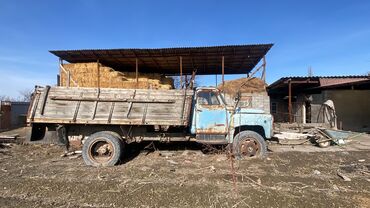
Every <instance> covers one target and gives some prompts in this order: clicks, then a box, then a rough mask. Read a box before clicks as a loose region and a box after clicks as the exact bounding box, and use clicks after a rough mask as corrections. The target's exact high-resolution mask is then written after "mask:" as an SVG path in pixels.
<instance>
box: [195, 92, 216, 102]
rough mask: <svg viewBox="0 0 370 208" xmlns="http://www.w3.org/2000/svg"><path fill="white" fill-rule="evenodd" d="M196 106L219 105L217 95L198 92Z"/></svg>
mask: <svg viewBox="0 0 370 208" xmlns="http://www.w3.org/2000/svg"><path fill="white" fill-rule="evenodd" d="M197 102H198V104H200V105H220V101H219V100H218V98H217V94H216V93H215V92H213V91H200V92H198V101H197Z"/></svg>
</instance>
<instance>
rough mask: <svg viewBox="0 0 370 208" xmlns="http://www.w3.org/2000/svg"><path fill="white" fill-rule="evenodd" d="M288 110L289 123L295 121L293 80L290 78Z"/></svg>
mask: <svg viewBox="0 0 370 208" xmlns="http://www.w3.org/2000/svg"><path fill="white" fill-rule="evenodd" d="M288 111H289V123H292V122H293V119H292V80H289V94H288Z"/></svg>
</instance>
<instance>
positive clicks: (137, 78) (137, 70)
mask: <svg viewBox="0 0 370 208" xmlns="http://www.w3.org/2000/svg"><path fill="white" fill-rule="evenodd" d="M135 69H136V88H137V87H138V84H139V59H138V58H136V64H135Z"/></svg>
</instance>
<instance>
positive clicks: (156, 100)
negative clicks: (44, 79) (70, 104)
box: [50, 96, 175, 103]
mask: <svg viewBox="0 0 370 208" xmlns="http://www.w3.org/2000/svg"><path fill="white" fill-rule="evenodd" d="M50 99H52V100H66V101H98V102H133V103H174V102H175V100H170V99H146V100H136V99H112V98H111V99H110V98H94V97H81V96H80V97H68V96H58V97H57V96H50Z"/></svg>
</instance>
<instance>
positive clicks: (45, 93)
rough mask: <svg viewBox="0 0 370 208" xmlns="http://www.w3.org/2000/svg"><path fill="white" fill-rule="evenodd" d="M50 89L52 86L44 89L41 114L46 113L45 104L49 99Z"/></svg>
mask: <svg viewBox="0 0 370 208" xmlns="http://www.w3.org/2000/svg"><path fill="white" fill-rule="evenodd" d="M49 90H50V86H46V87H45V88H44V90H43V94H42V101H41V109H40V114H41V115H44V109H45V105H46V100H47V99H48V93H49Z"/></svg>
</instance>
